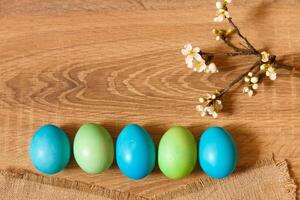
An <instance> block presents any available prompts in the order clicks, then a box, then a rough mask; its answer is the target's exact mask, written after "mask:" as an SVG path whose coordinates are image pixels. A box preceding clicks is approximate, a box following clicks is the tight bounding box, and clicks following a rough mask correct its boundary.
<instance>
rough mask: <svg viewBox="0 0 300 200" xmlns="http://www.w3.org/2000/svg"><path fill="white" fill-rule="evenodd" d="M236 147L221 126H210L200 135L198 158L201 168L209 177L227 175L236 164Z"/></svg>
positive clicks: (218, 177)
mask: <svg viewBox="0 0 300 200" xmlns="http://www.w3.org/2000/svg"><path fill="white" fill-rule="evenodd" d="M237 157H238V155H237V148H236V144H235V142H234V141H233V139H232V137H231V136H230V134H229V133H228V132H227V131H226V130H225V129H223V128H221V127H217V126H215V127H210V128H208V129H206V130H205V131H204V132H203V134H202V135H201V138H200V141H199V152H198V158H199V163H200V166H201V168H202V170H203V171H204V172H205V173H206V174H207V175H208V176H210V177H213V178H217V179H220V178H224V177H226V176H229V175H230V174H231V173H232V172H233V171H234V169H235V167H236V164H237Z"/></svg>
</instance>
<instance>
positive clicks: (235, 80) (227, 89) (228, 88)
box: [219, 60, 261, 98]
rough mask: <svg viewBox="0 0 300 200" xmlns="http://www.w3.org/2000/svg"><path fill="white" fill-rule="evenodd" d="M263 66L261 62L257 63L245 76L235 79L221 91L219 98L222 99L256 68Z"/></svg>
mask: <svg viewBox="0 0 300 200" xmlns="http://www.w3.org/2000/svg"><path fill="white" fill-rule="evenodd" d="M260 64H261V61H260V60H259V61H256V62H255V63H254V64H253V65H252V66H251V67H250V68H249V69H248V70H247V71H245V72H244V73H243V74H241V75H240V76H238V77H237V78H236V79H234V80H233V81H232V82H230V83H229V84H228V86H226V87H225V88H224V89H223V90H221V92H220V95H219V98H221V97H222V96H223V95H224V94H225V93H226V92H228V91H229V90H230V89H231V88H232V87H233V86H234V85H235V84H236V83H238V82H240V81H241V80H242V79H243V78H244V77H245V76H246V75H247V74H248V73H249V72H252V71H253V70H254V69H255V68H257V67H259V66H260Z"/></svg>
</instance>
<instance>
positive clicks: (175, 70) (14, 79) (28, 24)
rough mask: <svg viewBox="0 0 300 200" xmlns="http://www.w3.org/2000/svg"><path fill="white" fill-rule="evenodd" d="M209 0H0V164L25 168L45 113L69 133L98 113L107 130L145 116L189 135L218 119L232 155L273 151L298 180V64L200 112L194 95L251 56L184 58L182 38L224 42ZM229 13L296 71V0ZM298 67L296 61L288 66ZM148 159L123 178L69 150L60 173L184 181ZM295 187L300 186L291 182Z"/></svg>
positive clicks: (152, 188) (139, 190) (146, 183)
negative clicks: (144, 169) (198, 68)
mask: <svg viewBox="0 0 300 200" xmlns="http://www.w3.org/2000/svg"><path fill="white" fill-rule="evenodd" d="M214 4H215V1H213V0H211V1H209V2H207V1H205V0H185V1H181V0H174V1H171V0H127V1H123V0H115V1H113V0H106V1H104V0H100V1H97V0H76V1H71V0H67V1H50V0H24V1H5V0H1V1H0V24H1V27H0V113H1V114H0V168H6V167H9V166H14V167H20V168H26V169H30V170H35V169H34V168H33V166H32V165H31V162H30V159H29V152H28V150H29V143H30V139H31V136H32V135H33V133H34V132H35V130H36V129H37V128H38V127H39V126H41V125H43V124H46V123H54V124H57V125H59V126H61V127H62V128H63V129H64V130H65V131H66V132H67V133H68V134H69V136H70V138H71V139H73V138H74V135H75V133H76V131H77V129H78V127H79V126H80V125H81V124H82V123H84V122H96V123H100V124H103V125H104V126H105V127H106V128H107V129H108V130H109V131H110V132H111V134H112V135H113V136H114V138H116V136H117V135H118V133H119V132H120V130H121V129H122V128H123V127H124V125H125V124H127V123H138V124H140V125H143V126H144V127H145V128H146V129H147V130H148V131H149V132H150V133H151V135H152V136H153V138H154V139H155V140H156V142H157V141H159V138H160V137H161V135H162V134H163V133H164V132H165V131H166V130H167V129H168V128H169V127H171V126H173V125H184V126H187V127H189V128H190V130H191V131H192V132H193V133H194V134H195V136H196V138H197V139H199V136H200V135H201V133H202V132H203V130H205V129H206V128H207V127H209V126H212V125H219V126H224V127H225V128H226V129H228V130H229V131H230V132H231V133H232V135H233V137H234V139H235V140H236V142H237V145H238V150H239V157H240V158H239V159H240V160H239V164H238V165H239V166H249V165H252V164H254V163H255V162H256V161H257V160H258V159H261V158H265V157H268V156H270V155H271V154H272V153H274V156H275V158H276V159H287V160H288V162H289V163H290V169H291V172H292V175H293V177H295V179H296V182H297V184H298V185H299V183H300V75H299V73H297V72H296V73H294V74H292V73H290V72H288V71H283V70H282V71H279V72H278V74H279V75H278V80H276V81H275V82H271V81H269V80H266V81H265V82H264V83H263V84H262V85H260V87H259V90H258V94H257V95H256V96H255V97H248V96H246V95H244V94H242V93H241V89H242V87H241V86H237V87H235V89H234V90H233V91H231V93H230V94H229V95H228V96H227V97H226V98H225V99H224V106H225V109H224V112H223V113H222V114H221V116H220V118H219V119H212V118H201V117H200V115H199V113H197V112H196V111H195V105H196V104H197V98H198V97H200V96H203V95H205V94H206V93H207V92H209V91H211V90H213V89H215V88H221V87H222V86H224V84H226V83H228V82H229V81H230V80H233V79H234V78H235V77H236V76H237V75H239V74H240V73H242V72H243V71H244V70H246V69H247V68H248V67H249V66H250V65H251V64H252V63H253V62H255V58H253V57H239V58H219V59H218V60H217V61H216V63H217V65H218V66H219V70H220V73H218V74H213V75H206V74H199V73H194V72H192V71H191V70H189V69H187V68H186V66H185V63H184V58H183V56H182V55H181V53H180V50H181V48H182V46H183V44H185V43H186V42H187V41H190V42H192V43H193V44H195V45H198V46H201V47H202V49H204V50H209V51H229V50H230V49H227V48H226V47H224V45H223V44H222V43H221V42H218V41H215V39H214V37H213V36H212V34H211V29H212V28H215V27H226V25H218V24H217V25H216V24H215V23H214V22H213V21H212V19H213V17H214V14H215V6H214ZM230 9H231V13H232V16H233V18H234V20H235V22H236V23H237V24H238V26H239V27H240V29H241V31H242V32H243V33H245V35H247V37H248V39H249V40H250V41H251V42H252V43H253V44H254V45H255V46H256V47H257V48H259V49H267V50H268V51H270V52H271V53H273V54H276V55H278V56H279V59H282V60H283V61H284V62H286V63H287V64H291V65H293V66H295V67H296V70H298V69H299V68H298V66H299V62H300V34H299V32H300V26H299V18H300V2H299V1H298V0H289V1H280V2H279V1H271V0H266V1H262V0H253V1H245V0H242V1H233V3H232V5H230ZM298 71H299V70H298ZM201 173H202V172H201V170H200V169H199V167H197V169H196V170H195V172H194V173H193V174H192V175H191V176H189V177H187V178H185V179H182V180H180V181H173V180H169V179H167V178H166V177H164V176H163V175H162V174H161V173H160V172H159V170H158V169H155V171H154V172H153V173H152V174H151V175H150V176H148V177H147V178H145V179H143V180H141V181H131V180H129V179H127V178H126V177H124V176H123V175H122V174H121V173H120V171H119V170H118V168H117V166H116V164H114V165H113V167H112V168H111V169H109V170H108V171H107V172H105V173H103V174H100V175H98V176H91V175H87V174H86V173H84V172H83V171H81V170H80V169H79V167H78V166H77V165H76V163H75V162H74V160H73V159H72V161H71V163H70V165H69V166H68V168H67V169H66V170H64V171H63V172H61V173H59V174H58V175H57V176H59V177H67V178H70V179H76V180H82V181H87V182H94V183H97V184H100V185H103V186H107V187H109V188H113V189H119V190H121V191H130V192H132V193H136V194H140V195H144V196H151V195H153V194H155V193H158V192H160V191H163V190H167V189H168V188H174V187H176V186H180V185H183V184H186V183H188V182H191V181H193V180H195V179H196V178H197V176H198V175H199V174H201ZM298 194H299V192H298Z"/></svg>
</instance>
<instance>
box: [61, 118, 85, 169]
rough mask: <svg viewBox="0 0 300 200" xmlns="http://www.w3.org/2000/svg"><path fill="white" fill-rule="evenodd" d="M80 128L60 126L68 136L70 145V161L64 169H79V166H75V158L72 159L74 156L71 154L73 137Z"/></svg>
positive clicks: (74, 125)
mask: <svg viewBox="0 0 300 200" xmlns="http://www.w3.org/2000/svg"><path fill="white" fill-rule="evenodd" d="M79 127H80V124H75V123H74V124H65V125H62V126H61V128H62V129H63V130H64V131H65V133H66V134H67V135H68V138H69V140H70V145H71V157H70V161H69V163H68V165H67V167H66V169H75V168H79V166H78V165H77V163H76V161H75V158H74V154H73V142H74V138H75V135H76V133H77V131H78V129H79Z"/></svg>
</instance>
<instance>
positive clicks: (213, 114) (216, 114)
mask: <svg viewBox="0 0 300 200" xmlns="http://www.w3.org/2000/svg"><path fill="white" fill-rule="evenodd" d="M212 117H213V118H215V119H216V118H218V113H217V112H215V111H214V112H213V113H212Z"/></svg>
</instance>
